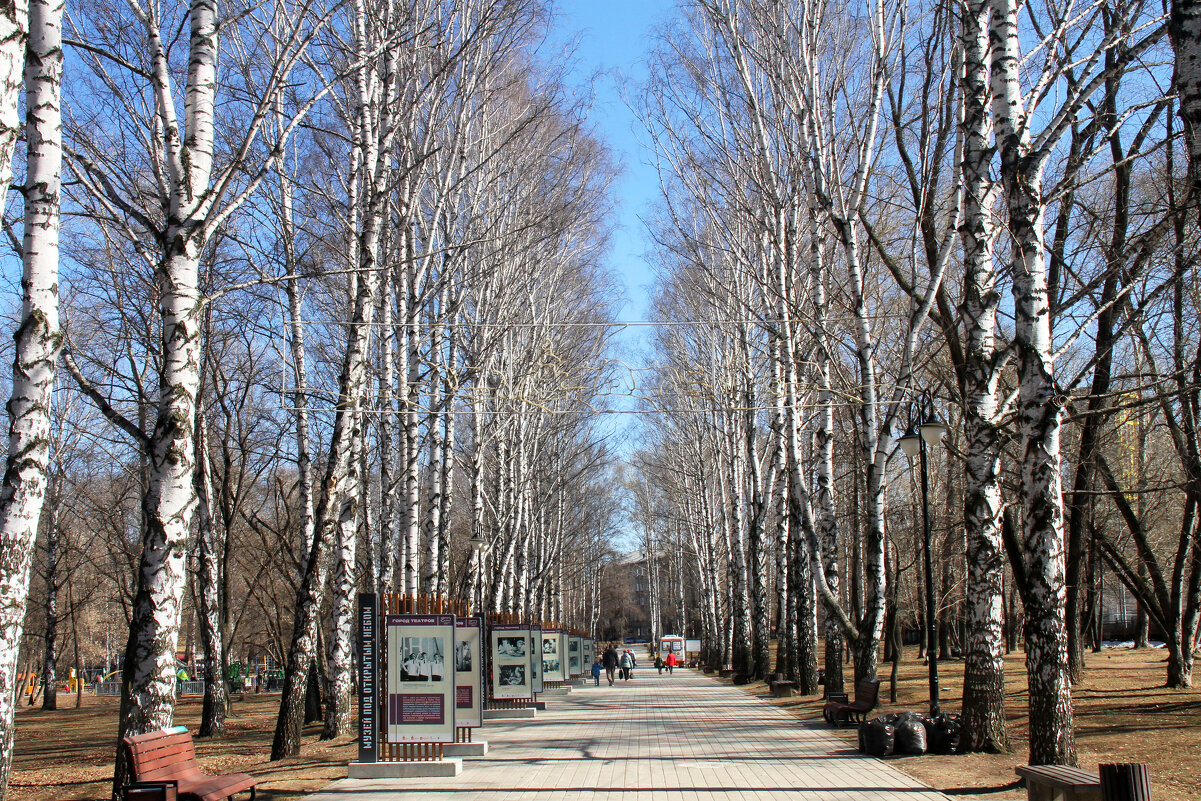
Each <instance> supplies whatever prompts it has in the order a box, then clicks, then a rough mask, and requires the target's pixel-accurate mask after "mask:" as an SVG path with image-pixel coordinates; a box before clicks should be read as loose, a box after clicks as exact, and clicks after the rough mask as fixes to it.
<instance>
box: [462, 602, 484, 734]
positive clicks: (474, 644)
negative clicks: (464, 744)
mask: <svg viewBox="0 0 1201 801" xmlns="http://www.w3.org/2000/svg"><path fill="white" fill-rule="evenodd" d="M480 647H481V643H480V619H479V618H478V617H460V618H455V726H456V727H466V726H482V725H483V724H484V721H483V719H482V717H483V715H482V712H481V710H482V708H483V706H482V704H483V700H482V698H481V695H482V692H481V691H482V690H483V687H484V682H483V679H482V676H483V666H484V661H483V656H484V655H483V652H482V651H481V650H480Z"/></svg>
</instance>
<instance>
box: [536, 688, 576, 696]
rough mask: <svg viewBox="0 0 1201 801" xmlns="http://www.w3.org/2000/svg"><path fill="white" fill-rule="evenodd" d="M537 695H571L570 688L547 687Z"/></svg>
mask: <svg viewBox="0 0 1201 801" xmlns="http://www.w3.org/2000/svg"><path fill="white" fill-rule="evenodd" d="M539 695H571V688H570V687H547V688H546V689H545V690H543V691H542V692H541V693H539Z"/></svg>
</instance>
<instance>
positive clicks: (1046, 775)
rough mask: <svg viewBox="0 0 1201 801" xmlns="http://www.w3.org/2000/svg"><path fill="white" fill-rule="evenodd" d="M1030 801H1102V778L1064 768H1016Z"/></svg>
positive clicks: (1075, 769)
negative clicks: (1024, 781) (1023, 780)
mask: <svg viewBox="0 0 1201 801" xmlns="http://www.w3.org/2000/svg"><path fill="white" fill-rule="evenodd" d="M1013 770H1014V772H1015V773H1017V775H1019V776H1021V777H1022V778H1023V779H1025V780H1026V798H1028V799H1029V800H1030V801H1101V777H1100V776H1098V775H1097V774H1095V773H1089V772H1088V771H1087V770H1080V768H1069V767H1068V766H1067V765H1018V766H1017V767H1016V768H1014V769H1013Z"/></svg>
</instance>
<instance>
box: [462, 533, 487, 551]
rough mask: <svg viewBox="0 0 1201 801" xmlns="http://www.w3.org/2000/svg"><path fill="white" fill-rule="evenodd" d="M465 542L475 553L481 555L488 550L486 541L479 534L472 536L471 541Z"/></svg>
mask: <svg viewBox="0 0 1201 801" xmlns="http://www.w3.org/2000/svg"><path fill="white" fill-rule="evenodd" d="M467 542H468V544H469V545H471V547H472V549H473V550H475V551H476V552H477V553H483V552H484V551H486V550H488V540H486V539H484V537H483V536H482V535H480V534H476V535H474V536H473V537H472V538H471V539H469V540H467Z"/></svg>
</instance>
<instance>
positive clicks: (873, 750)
mask: <svg viewBox="0 0 1201 801" xmlns="http://www.w3.org/2000/svg"><path fill="white" fill-rule="evenodd" d="M863 745H864V746H865V748H866V750H867V753H868V754H870V755H871V756H874V757H886V756H888V755H889V754H891V753H892V752H893V750H894V749H895V748H896V728H894V727H893V725H892V724H891V723H885V722H884V721H883V720H880V719H878V718H877V719H876V720H873V721H871V722H870V723H866V724H864V726H863Z"/></svg>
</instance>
